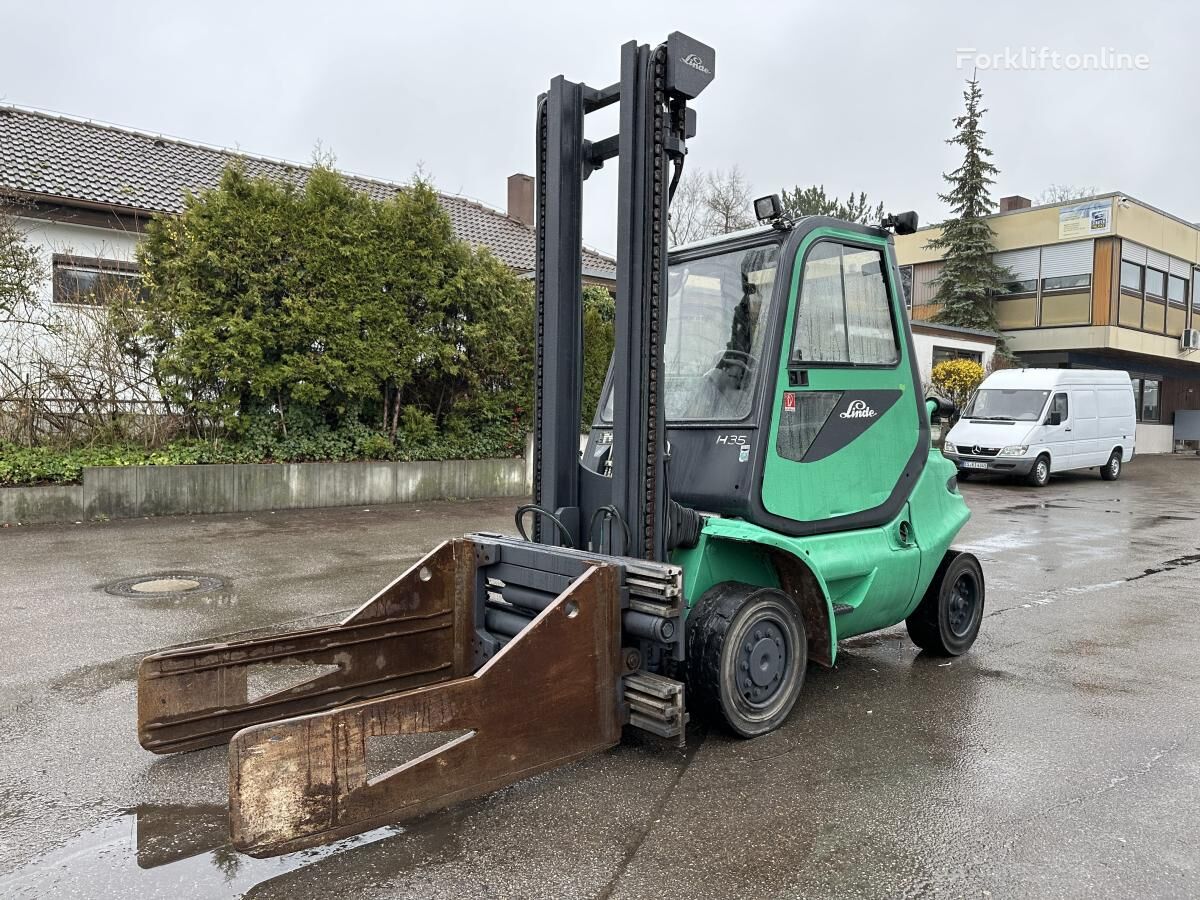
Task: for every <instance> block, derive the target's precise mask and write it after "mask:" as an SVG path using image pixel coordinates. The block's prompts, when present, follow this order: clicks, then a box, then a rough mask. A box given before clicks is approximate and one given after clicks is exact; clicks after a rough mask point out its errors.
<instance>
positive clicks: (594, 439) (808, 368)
mask: <svg viewBox="0 0 1200 900" xmlns="http://www.w3.org/2000/svg"><path fill="white" fill-rule="evenodd" d="M668 266H669V267H668V292H667V320H666V329H665V336H664V351H663V378H664V381H663V397H664V407H665V410H666V420H667V438H668V441H669V449H670V458H669V462H668V466H667V481H668V485H669V489H670V496H671V497H672V498H673V499H675V500H677V501H679V502H680V503H682V504H684V505H686V506H689V507H692V508H694V509H698V510H701V511H704V512H707V513H715V514H717V515H720V516H725V517H734V518H739V519H743V520H745V521H748V522H752V523H754V524H756V525H759V526H761V527H763V528H768V529H770V530H772V531H775V532H779V533H782V534H785V535H792V536H800V535H806V534H818V533H822V534H823V533H828V532H836V531H844V530H850V529H858V528H868V527H872V526H876V525H880V524H883V523H886V522H889V521H891V520H892V519H893V518H895V516H896V515H897V513H898V512H899V510H900V508H901V507H902V506H903V504H904V503H905V502H906V500H907V499H908V496H909V493H910V492H911V490H912V488H913V486H914V485H915V484H916V481H917V477H918V476H919V475H920V473H921V469H922V467H923V466H924V464H925V461H926V459H927V457H928V455H929V421H928V417H927V415H926V413H925V410H924V409H923V408H922V402H921V384H920V376H919V374H918V371H917V368H916V366H915V364H914V353H913V349H912V342H911V336H910V333H909V330H908V328H907V327H906V326H905V316H906V312H905V310H904V301H903V293H902V290H901V287H900V281H899V275H898V271H897V269H896V264H895V260H894V256H893V252H892V246H891V237H890V235H889V234H888V232H886V231H884V230H882V229H879V228H872V227H867V226H861V225H852V224H849V223H846V222H842V221H839V220H834V219H828V218H825V217H809V218H804V219H801V220H799V221H798V222H796V223H794V224H792V225H790V227H783V228H781V227H779V226H777V225H767V226H764V227H760V228H754V229H750V230H747V231H744V232H740V233H737V234H734V235H726V236H723V237H721V238H715V239H711V240H707V241H701V242H698V243H695V244H691V245H688V246H685V247H681V248H679V249H677V250H675V251H674V252H672V253H671V255H670V257H669V264H668ZM612 382H613V375H612V373H611V372H610V373H609V378H608V382H607V383H606V385H605V390H604V395H603V397H604V400H603V403H602V404H601V405H600V410H599V411H598V414H597V416H596V418H595V420H594V422H593V428H592V431H591V434H590V436H589V439H588V444H587V448H586V450H585V453H584V458H583V464H584V466H585V467H587V468H589V469H591V470H592V471H594V472H597V473H599V474H605V467H606V465H607V463H608V459H609V456H610V453H611V446H612V411H613V399H612Z"/></svg>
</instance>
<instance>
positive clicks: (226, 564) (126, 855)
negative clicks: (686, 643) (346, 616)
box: [0, 457, 1200, 900]
mask: <svg viewBox="0 0 1200 900" xmlns="http://www.w3.org/2000/svg"><path fill="white" fill-rule="evenodd" d="M963 491H964V493H965V494H966V496H967V499H968V502H969V503H970V505H971V508H972V510H973V513H974V515H973V518H972V520H971V522H970V523H969V525H968V526H967V528H966V529H965V531H964V532H963V534H962V536H961V540H960V544H961V545H965V546H966V547H969V548H970V549H972V550H973V551H974V552H975V553H976V554H977V555H979V556H980V557H981V559H982V560H983V564H984V570H985V573H986V576H987V579H988V598H987V611H986V618H985V620H984V625H983V630H982V633H981V636H980V639H979V641H978V642H977V644H976V645H975V647H974V649H973V650H972V651H971V653H970V654H968V655H967V656H965V657H962V658H959V659H956V660H953V661H952V662H949V663H947V662H946V661H945V660H940V659H934V658H929V657H926V656H924V655H920V654H918V652H917V651H916V648H915V647H913V645H912V644H911V642H909V640H908V639H907V636H906V634H905V632H904V629H903V626H901V627H899V628H893V629H890V630H888V631H886V632H881V633H878V634H875V635H869V636H865V637H862V638H858V639H855V640H852V641H849V642H847V643H844V644H843V645H842V648H841V655H840V657H839V662H838V665H837V667H836V668H835V669H833V670H822V669H819V668H811V669H810V670H809V673H808V680H807V683H806V685H805V692H804V695H803V697H802V699H801V702H800V705H799V706H798V708H797V710H796V712H794V713H793V715H792V717H791V718H790V720H789V721H788V723H787V724H786V725H785V726H784V727H783V728H782V729H780V730H779V731H778V732H776V733H774V734H772V735H769V736H766V737H763V738H759V739H757V740H754V741H748V742H747V741H738V740H734V739H732V738H729V737H727V736H725V735H724V734H723V733H721V732H720V731H717V730H709V729H707V728H706V727H704V726H703V725H702V724H700V723H697V724H696V725H695V727H693V729H692V730H691V733H690V735H689V744H688V747H687V749H686V750H683V751H680V750H678V749H675V748H671V747H664V746H661V745H659V744H657V743H655V742H653V741H651V740H646V741H637V740H630V741H627V742H626V743H624V744H622V745H621V746H619V747H618V748H616V749H614V750H612V751H609V752H607V753H602V754H599V755H597V756H594V757H592V758H590V759H587V760H584V761H582V762H580V763H577V764H575V765H572V766H569V767H567V768H564V769H560V770H557V771H554V772H550V773H546V774H543V775H541V776H538V777H536V778H534V779H530V780H528V781H526V782H522V783H520V784H518V785H514V786H512V787H509V788H507V789H504V790H502V791H500V792H498V793H497V794H494V795H492V796H491V797H489V798H486V799H483V800H479V801H475V802H472V803H468V804H466V805H463V806H460V807H457V808H455V809H453V810H450V811H447V812H443V813H438V814H435V815H432V816H429V817H427V818H425V819H423V820H420V821H418V822H416V823H415V824H412V825H409V826H407V827H404V828H390V829H380V830H378V831H375V832H372V833H369V834H367V835H363V836H360V837H358V838H353V839H350V840H348V841H344V842H342V843H340V844H338V845H335V846H333V847H327V848H319V849H317V850H312V851H307V852H302V853H297V854H291V855H288V856H284V857H280V858H277V859H273V860H256V859H251V858H249V857H246V856H242V855H240V854H238V853H236V852H234V851H233V850H231V849H230V848H229V846H228V844H227V834H226V824H225V800H226V776H227V761H226V753H225V751H224V749H223V748H215V749H211V750H204V751H199V752H195V753H188V754H182V755H180V756H176V757H156V756H153V755H151V754H149V753H146V752H144V751H142V750H141V748H140V747H139V746H138V744H137V740H136V736H135V686H134V678H135V671H136V665H137V661H138V660H139V659H140V657H141V656H142V655H144V654H146V653H148V652H151V651H154V650H157V649H160V648H163V647H166V646H170V645H173V644H179V643H184V642H192V641H207V640H213V639H216V638H220V637H226V636H230V635H244V634H252V633H254V632H255V631H257V630H260V629H263V628H265V627H268V626H271V625H274V624H279V623H289V624H291V625H292V626H299V625H302V624H303V625H308V624H318V623H322V622H325V621H329V620H330V619H331V617H332V615H333V614H334V613H336V612H343V611H345V610H348V609H349V608H351V607H353V606H356V605H357V604H358V603H359V602H361V601H362V600H364V599H366V598H367V597H369V596H370V595H371V594H372V593H373V592H374V591H375V590H376V589H378V588H379V587H380V586H382V585H383V584H384V583H386V582H387V581H388V580H390V578H392V577H394V575H395V574H398V572H399V571H400V570H402V569H403V568H404V567H406V565H407V563H408V562H410V561H411V560H413V559H415V558H416V557H417V556H418V555H419V554H420V552H421V551H422V550H424V549H426V548H428V547H430V546H432V545H433V544H434V543H436V542H437V541H438V540H440V539H441V538H444V537H450V536H454V535H458V534H461V533H464V532H467V531H472V530H481V529H491V530H510V526H509V522H510V510H511V508H512V506H513V503H512V502H511V501H482V502H472V503H437V504H420V505H416V506H397V507H386V508H381V509H372V510H369V511H368V510H363V509H343V510H317V511H303V512H286V513H285V512H280V513H276V514H271V513H262V514H254V515H250V516H246V515H237V516H206V517H195V518H170V519H156V520H136V521H124V522H109V523H102V524H93V525H83V526H40V527H30V528H11V529H4V530H0V575H2V577H0V735H2V737H0V897H5V898H7V897H20V898H25V897H97V898H100V897H148V898H154V897H170V898H184V897H186V898H216V897H243V896H244V897H254V898H282V897H288V898H308V897H323V898H328V897H354V898H356V900H370V898H395V897H421V898H426V897H429V898H436V897H604V898H641V897H732V896H737V897H924V896H939V897H940V896H944V897H988V896H993V897H1121V898H1124V897H1131V896H1138V897H1196V896H1200V665H1198V664H1197V657H1198V656H1200V564H1196V563H1200V458H1196V457H1173V458H1143V459H1137V460H1135V461H1134V462H1133V463H1132V464H1130V465H1129V466H1127V467H1126V471H1125V475H1124V477H1123V478H1122V480H1121V481H1119V482H1117V483H1116V484H1110V483H1106V482H1103V481H1101V480H1100V479H1099V478H1098V477H1097V476H1096V475H1095V474H1094V473H1088V474H1081V475H1067V476H1061V477H1056V478H1055V479H1054V480H1053V481H1052V482H1051V484H1050V486H1049V487H1047V488H1045V489H1042V490H1036V489H1032V488H1026V487H1019V486H1014V485H1008V484H1004V483H998V482H984V481H980V482H978V483H976V482H971V483H969V484H967V485H965V486H964V487H963ZM180 571H184V572H189V573H196V574H203V575H211V576H215V577H217V578H220V579H222V580H223V581H224V584H225V586H224V588H222V589H220V590H217V591H213V592H210V593H208V594H203V595H193V596H190V597H189V596H181V597H178V598H176V599H175V600H162V599H153V598H146V597H119V596H114V595H111V594H108V593H106V592H105V591H104V586H105V585H108V584H110V583H111V582H114V581H117V580H120V579H123V578H129V577H132V576H138V575H145V574H157V573H170V572H180Z"/></svg>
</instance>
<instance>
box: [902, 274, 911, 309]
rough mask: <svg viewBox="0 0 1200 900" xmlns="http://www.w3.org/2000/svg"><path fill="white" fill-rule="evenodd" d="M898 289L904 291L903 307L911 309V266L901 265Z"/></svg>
mask: <svg viewBox="0 0 1200 900" xmlns="http://www.w3.org/2000/svg"><path fill="white" fill-rule="evenodd" d="M900 289H901V290H902V291H904V308H905V309H909V310H911V309H912V295H913V267H912V266H901V267H900Z"/></svg>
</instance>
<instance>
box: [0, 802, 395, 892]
mask: <svg viewBox="0 0 1200 900" xmlns="http://www.w3.org/2000/svg"><path fill="white" fill-rule="evenodd" d="M228 821H229V820H228V814H227V812H226V808H225V807H224V806H200V807H192V806H143V807H139V808H138V809H136V810H129V811H126V812H124V813H122V814H121V815H119V816H117V817H116V818H113V819H108V820H107V821H104V822H101V823H100V824H99V825H96V826H95V827H93V828H90V829H88V830H87V831H85V832H83V833H82V834H80V835H79V836H78V837H76V838H75V839H74V840H72V841H71V842H70V843H68V844H66V845H65V846H62V847H59V848H57V849H55V850H52V851H50V852H48V853H46V854H44V855H43V856H41V857H39V858H38V859H35V860H33V861H32V862H30V863H27V864H26V865H25V866H23V867H22V868H20V869H18V870H17V871H15V872H13V873H10V874H7V875H0V896H3V897H11V898H14V900H17V898H21V900H25V898H30V900H32V898H42V897H142V898H147V900H152V898H164V900H179V898H181V897H186V898H189V900H192V898H194V900H205V898H218V897H219V898H230V897H244V896H245V895H246V894H247V892H249V891H252V890H253V889H254V888H255V887H257V886H259V885H263V884H264V883H266V882H270V881H272V880H273V879H276V878H279V877H281V876H284V875H287V874H288V873H290V872H295V871H296V870H298V869H303V868H305V867H306V866H311V865H313V864H315V863H319V862H321V861H322V860H325V859H328V858H330V857H333V856H336V855H337V854H340V853H344V852H346V851H348V850H353V849H354V848H356V847H363V846H366V845H368V844H374V843H377V842H379V841H382V840H385V839H387V838H391V837H394V836H396V835H398V834H401V833H402V832H404V830H405V829H404V828H402V827H401V826H398V825H394V826H388V827H385V828H378V829H375V830H374V831H369V832H366V833H365V834H360V835H356V836H354V837H350V838H346V839H344V840H341V841H337V842H336V843H333V844H328V845H326V846H323V847H314V848H312V849H309V850H300V851H297V852H295V853H287V854H285V855H283V856H276V857H273V858H271V859H255V858H254V857H252V856H245V855H243V854H241V853H238V852H237V851H236V850H234V849H233V848H232V847H230V846H229V843H228V835H229V831H228V828H229V825H228Z"/></svg>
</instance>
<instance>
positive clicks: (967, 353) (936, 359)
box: [933, 347, 983, 366]
mask: <svg viewBox="0 0 1200 900" xmlns="http://www.w3.org/2000/svg"><path fill="white" fill-rule="evenodd" d="M952 359H969V360H972V361H973V362H977V363H979V364H980V365H983V353H981V352H980V351H978V350H966V349H963V348H962V347H934V348H933V365H935V366H936V365H937V364H938V363H944V362H949V361H950V360H952Z"/></svg>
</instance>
